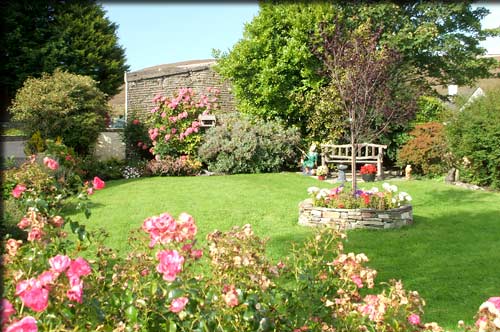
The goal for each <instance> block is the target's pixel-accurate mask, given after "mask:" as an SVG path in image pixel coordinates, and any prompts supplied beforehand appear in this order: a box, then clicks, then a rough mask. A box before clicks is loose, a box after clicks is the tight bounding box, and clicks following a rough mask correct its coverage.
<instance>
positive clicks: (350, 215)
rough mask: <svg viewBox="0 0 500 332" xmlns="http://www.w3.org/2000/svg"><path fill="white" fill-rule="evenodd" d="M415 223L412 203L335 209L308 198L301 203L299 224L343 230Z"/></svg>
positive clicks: (396, 226)
mask: <svg viewBox="0 0 500 332" xmlns="http://www.w3.org/2000/svg"><path fill="white" fill-rule="evenodd" d="M412 223H413V209H412V206H411V205H403V206H401V207H398V208H394V209H389V210H376V209H363V208H361V209H338V208H337V209H334V208H326V207H318V206H314V205H313V201H312V199H310V198H308V199H306V200H304V201H302V202H300V204H299V224H300V225H304V226H319V225H329V226H334V227H336V228H338V229H341V230H349V229H354V228H377V229H381V228H399V227H402V226H404V225H410V224H412Z"/></svg>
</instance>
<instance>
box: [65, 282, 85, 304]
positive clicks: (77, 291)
mask: <svg viewBox="0 0 500 332" xmlns="http://www.w3.org/2000/svg"><path fill="white" fill-rule="evenodd" d="M66 296H67V297H68V299H70V300H71V301H75V302H78V303H82V298H83V281H80V282H77V283H75V284H74V285H72V286H71V288H70V289H68V291H67V292H66Z"/></svg>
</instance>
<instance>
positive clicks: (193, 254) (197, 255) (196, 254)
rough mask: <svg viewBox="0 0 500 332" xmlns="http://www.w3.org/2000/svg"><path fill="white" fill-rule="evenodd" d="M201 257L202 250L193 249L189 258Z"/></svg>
mask: <svg viewBox="0 0 500 332" xmlns="http://www.w3.org/2000/svg"><path fill="white" fill-rule="evenodd" d="M201 256H203V250H200V249H195V250H193V251H191V257H193V258H194V259H200V258H201Z"/></svg>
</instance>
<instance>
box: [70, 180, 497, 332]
mask: <svg viewBox="0 0 500 332" xmlns="http://www.w3.org/2000/svg"><path fill="white" fill-rule="evenodd" d="M388 182H390V183H392V184H396V185H397V186H398V187H399V190H400V191H406V192H408V193H409V194H410V195H411V196H412V197H413V209H414V210H413V213H414V220H415V224H414V225H412V226H409V227H404V228H402V229H398V230H376V231H375V230H355V231H350V232H349V233H348V242H347V243H346V251H353V252H356V253H360V252H364V253H366V254H367V256H368V257H369V258H370V262H369V263H368V265H369V266H370V267H372V268H375V269H376V270H377V271H378V273H379V274H378V277H377V281H378V282H381V281H388V280H389V279H401V280H403V283H404V285H405V288H407V289H411V290H417V291H418V292H419V293H420V294H421V295H422V297H423V298H424V299H425V300H426V303H427V306H426V310H425V312H426V314H425V316H424V320H425V321H436V322H438V323H439V324H441V325H442V326H444V327H447V328H450V329H454V328H455V327H456V323H457V321H458V320H460V319H463V320H465V321H466V322H468V323H472V322H473V316H474V314H475V313H476V311H477V309H478V307H479V305H480V304H481V303H482V302H483V301H485V300H486V299H488V298H489V297H491V296H500V193H491V192H481V191H470V190H466V189H461V188H458V187H455V186H452V185H447V184H444V183H443V182H442V181H438V180H420V181H416V180H414V181H401V180H400V181H397V180H395V181H388ZM378 184H379V185H380V183H378ZM313 185H314V186H319V187H322V188H323V187H324V188H331V187H332V185H331V184H328V183H325V182H320V181H317V180H316V179H314V178H311V177H305V176H302V175H300V174H294V173H280V174H251V175H232V176H212V177H203V176H202V177H154V178H142V179H135V180H119V181H111V182H108V183H107V185H106V189H105V190H101V191H98V192H96V193H95V194H94V196H93V197H92V202H93V209H92V216H91V217H90V219H89V220H87V221H85V223H86V224H87V227H88V228H89V229H95V228H98V227H104V228H105V229H107V230H108V232H109V233H110V238H109V239H108V241H107V244H108V245H109V246H110V247H112V248H115V249H117V250H119V251H120V252H121V253H125V252H126V250H127V249H128V248H129V246H128V244H127V238H128V233H129V231H130V230H132V229H137V228H139V227H140V226H141V224H142V222H143V220H144V219H145V218H147V217H149V216H152V215H158V214H160V213H163V212H169V213H170V214H172V215H173V216H174V217H177V216H178V215H179V214H180V213H181V212H187V213H189V214H191V215H192V216H193V217H194V218H195V220H196V222H197V225H198V229H199V232H198V239H199V240H200V243H201V244H203V243H204V242H205V241H204V239H205V236H206V234H208V233H209V232H211V231H213V230H215V229H218V230H221V231H225V230H229V229H230V228H231V226H233V225H239V226H242V225H244V224H247V223H248V224H251V225H252V227H253V229H254V231H255V233H256V234H257V235H259V236H261V237H268V238H269V242H268V254H269V255H270V257H272V259H273V260H276V261H277V260H279V259H280V258H282V257H283V256H286V255H287V254H288V252H289V251H290V248H291V245H292V243H294V242H301V241H303V240H304V239H305V238H306V237H307V236H309V235H310V234H312V233H313V229H311V228H307V227H303V226H299V225H298V224H297V218H298V203H299V202H300V201H301V200H303V199H305V198H306V197H307V192H306V191H307V188H308V187H310V186H313ZM363 186H365V187H366V188H365V189H369V188H370V187H371V185H369V186H368V185H366V184H363V183H361V184H360V187H363ZM73 217H74V219H75V218H76V219H77V220H79V221H82V222H83V221H84V218H83V217H82V216H81V215H79V216H73Z"/></svg>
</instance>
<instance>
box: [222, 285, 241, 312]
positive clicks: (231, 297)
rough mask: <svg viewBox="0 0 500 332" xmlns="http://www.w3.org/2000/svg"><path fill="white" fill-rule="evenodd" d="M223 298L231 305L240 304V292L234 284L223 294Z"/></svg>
mask: <svg viewBox="0 0 500 332" xmlns="http://www.w3.org/2000/svg"><path fill="white" fill-rule="evenodd" d="M222 298H223V299H224V302H226V304H227V305H228V306H229V307H236V306H237V305H238V304H239V300H238V293H237V292H236V289H235V288H234V286H233V285H231V286H230V287H229V288H228V289H227V290H226V291H225V293H224V294H222Z"/></svg>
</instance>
